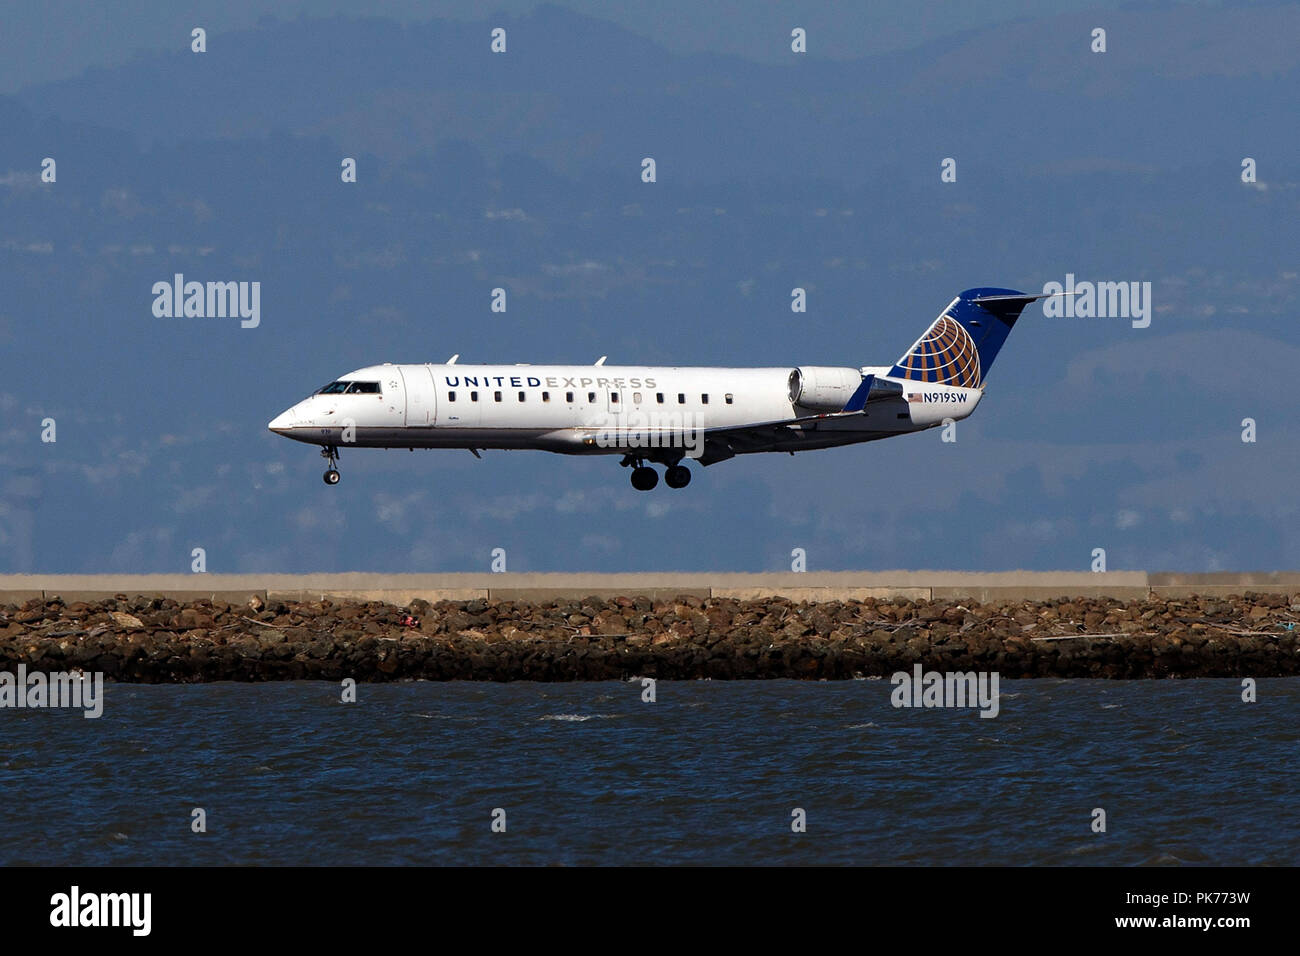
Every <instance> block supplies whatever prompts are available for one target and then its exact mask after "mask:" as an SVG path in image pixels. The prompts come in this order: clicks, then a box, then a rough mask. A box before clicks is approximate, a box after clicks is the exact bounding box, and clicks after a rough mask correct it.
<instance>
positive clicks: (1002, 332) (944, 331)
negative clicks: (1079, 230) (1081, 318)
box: [889, 289, 1043, 388]
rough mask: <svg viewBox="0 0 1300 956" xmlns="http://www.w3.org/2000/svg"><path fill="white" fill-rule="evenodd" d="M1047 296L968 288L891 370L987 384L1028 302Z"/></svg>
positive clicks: (970, 384)
mask: <svg viewBox="0 0 1300 956" xmlns="http://www.w3.org/2000/svg"><path fill="white" fill-rule="evenodd" d="M1041 298H1043V296H1041V295H1026V294H1025V293H1023V292H1016V291H1015V290H1014V289H967V290H966V291H965V292H963V293H962V294H961V295H959V296H957V298H955V299H953V300H952V302H951V303H950V304H949V305H948V308H946V309H944V310H943V314H941V315H940V316H939V317H938V318H937V319H935V320H934V323H933V324H932V325H931V326H930V328H929V329H927V330H926V333H925V334H924V335H922V336H921V337H920V338H919V339H917V341H916V344H915V345H913V346H912V347H911V348H910V349H909V350H908V351H907V352H906V353H905V354H904V355H903V357H902V358H900V359H899V360H898V362H897V363H896V364H895V365H894V367H893V368H892V369H890V370H889V374H890V375H893V376H895V377H897V378H910V379H915V380H916V381H918V382H937V383H939V384H941V385H957V386H960V387H962V388H983V387H984V380H985V378H986V377H987V376H988V373H989V368H990V367H992V365H993V360H994V359H995V358H997V354H998V351H999V350H1000V349H1001V348H1002V343H1003V342H1005V341H1006V340H1007V335H1008V334H1009V333H1010V332H1011V327H1012V326H1013V325H1015V324H1016V319H1018V318H1020V313H1021V312H1022V311H1024V308H1025V306H1027V305H1028V304H1029V303H1030V302H1033V301H1034V300H1035V299H1041Z"/></svg>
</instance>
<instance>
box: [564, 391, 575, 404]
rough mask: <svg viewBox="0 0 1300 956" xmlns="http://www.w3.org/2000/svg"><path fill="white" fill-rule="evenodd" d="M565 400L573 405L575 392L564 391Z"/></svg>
mask: <svg viewBox="0 0 1300 956" xmlns="http://www.w3.org/2000/svg"><path fill="white" fill-rule="evenodd" d="M564 400H565V401H566V402H568V403H569V404H570V405H572V404H573V393H572V392H565V393H564Z"/></svg>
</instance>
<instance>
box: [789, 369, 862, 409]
mask: <svg viewBox="0 0 1300 956" xmlns="http://www.w3.org/2000/svg"><path fill="white" fill-rule="evenodd" d="M861 384H862V373H861V372H859V371H858V370H857V369H855V368H834V367H832V366H828V365H802V366H800V367H799V368H797V369H794V370H792V371H791V372H790V401H792V402H793V403H794V404H796V405H799V406H801V407H803V408H810V409H814V410H815V411H819V412H838V411H839V410H840V409H841V408H843V407H844V406H845V405H846V404H847V403H848V400H849V399H850V398H852V397H853V393H854V392H855V391H857V389H858V386H859V385H861Z"/></svg>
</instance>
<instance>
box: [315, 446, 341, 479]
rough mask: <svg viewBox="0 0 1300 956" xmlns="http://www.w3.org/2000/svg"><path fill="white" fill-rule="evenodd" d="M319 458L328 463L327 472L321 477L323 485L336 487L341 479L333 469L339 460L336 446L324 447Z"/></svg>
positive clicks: (337, 471)
mask: <svg viewBox="0 0 1300 956" xmlns="http://www.w3.org/2000/svg"><path fill="white" fill-rule="evenodd" d="M320 456H321V457H322V458H324V459H326V460H327V461H329V463H330V467H329V471H327V472H325V474H324V475H323V476H322V477H323V479H324V481H325V484H327V485H337V484H338V483H339V478H340V477H341V476H340V475H339V470H338V468H336V467H335V465H336V464H337V462H338V460H339V450H338V447H337V446H336V445H326V446H325V447H324V448H322V449H321V450H320Z"/></svg>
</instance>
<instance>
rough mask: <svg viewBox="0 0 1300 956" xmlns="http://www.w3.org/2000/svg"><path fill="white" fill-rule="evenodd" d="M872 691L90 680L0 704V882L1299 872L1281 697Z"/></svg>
mask: <svg viewBox="0 0 1300 956" xmlns="http://www.w3.org/2000/svg"><path fill="white" fill-rule="evenodd" d="M891 689H892V688H891V686H890V684H889V682H888V681H848V682H839V683H806V682H798V681H764V682H734V683H730V682H660V683H659V685H658V695H657V696H658V700H657V702H656V703H653V704H647V703H643V702H642V701H641V687H640V685H639V684H632V683H599V684H590V683H588V684H525V683H516V684H462V683H454V684H441V683H404V684H388V685H361V686H360V688H359V691H358V693H359V702H358V703H355V704H344V703H341V702H340V700H339V697H340V695H339V688H338V687H337V685H333V684H323V683H283V684H261V685H249V684H229V683H227V684H208V685H194V686H138V685H109V686H108V687H107V688H106V703H105V712H104V716H103V717H102V718H101V719H99V720H86V719H84V718H82V717H81V716H80V713H79V712H69V711H39V712H33V711H14V710H3V711H0V863H4V864H16V863H36V864H44V863H72V864H86V863H89V864H98V863H125V864H136V863H162V864H206V863H306V864H387V863H502V864H513V863H527V864H556V863H559V864H576V863H629V864H635V863H648V862H649V863H654V862H664V863H700V864H704V863H729V864H747V863H818V862H826V863H863V864H879V863H885V864H902V863H926V864H963V863H1010V864H1027V863H1084V864H1093V863H1097V864H1100V863H1118V864H1139V863H1175V862H1179V861H1182V862H1186V863H1211V864H1248V863H1265V862H1267V863H1285V864H1292V865H1294V864H1296V863H1300V806H1298V804H1297V800H1296V798H1295V795H1296V793H1297V791H1298V790H1300V788H1298V787H1297V783H1300V780H1298V779H1297V774H1298V773H1300V771H1298V770H1297V749H1298V748H1297V742H1298V741H1300V727H1298V726H1297V720H1296V717H1297V714H1300V680H1296V679H1279V680H1264V681H1261V682H1260V684H1259V698H1260V699H1259V702H1258V703H1255V704H1243V703H1241V700H1240V685H1239V683H1238V682H1237V681H1234V680H1199V681H1132V682H1105V681H1082V680H1071V681H1061V680H1034V681H1004V682H1002V693H1003V696H1002V702H1001V714H1000V715H999V716H998V717H997V718H995V719H982V718H980V717H979V716H978V714H977V712H976V711H960V712H959V711H952V710H903V709H895V708H894V707H892V706H891V705H890V702H889V693H890V690H891ZM195 807H202V808H204V810H205V811H206V813H207V825H208V832H207V833H205V834H194V833H192V832H191V829H190V821H191V810H192V809H193V808H195ZM498 807H499V808H503V809H504V810H505V813H506V832H505V833H493V832H492V831H491V820H492V812H493V809H494V808H498ZM795 807H801V808H803V809H804V810H805V811H806V814H807V832H806V833H802V834H795V833H792V832H791V826H790V824H791V811H792V809H793V808H795ZM1094 807H1102V808H1104V809H1105V810H1106V813H1107V815H1108V819H1107V825H1108V832H1106V833H1105V834H1094V833H1092V832H1091V831H1090V829H1089V824H1090V821H1091V811H1092V809H1093V808H1094Z"/></svg>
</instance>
